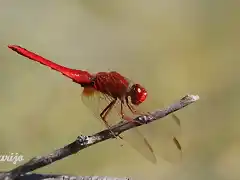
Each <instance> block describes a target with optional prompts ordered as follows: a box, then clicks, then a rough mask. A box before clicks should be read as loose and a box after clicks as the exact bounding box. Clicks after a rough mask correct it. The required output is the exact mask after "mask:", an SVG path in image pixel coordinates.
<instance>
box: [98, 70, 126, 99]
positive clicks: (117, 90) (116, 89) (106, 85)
mask: <svg viewBox="0 0 240 180" xmlns="http://www.w3.org/2000/svg"><path fill="white" fill-rule="evenodd" d="M128 86H129V82H128V81H127V80H126V79H125V78H124V77H123V76H122V75H121V74H119V73H117V72H115V71H113V72H99V73H97V74H96V75H95V79H94V88H95V89H96V90H98V91H100V92H102V93H104V94H107V95H109V96H111V97H113V98H119V99H121V97H123V96H124V95H125V93H126V92H127V89H128Z"/></svg>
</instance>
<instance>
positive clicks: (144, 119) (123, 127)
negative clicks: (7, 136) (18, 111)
mask: <svg viewBox="0 0 240 180" xmlns="http://www.w3.org/2000/svg"><path fill="white" fill-rule="evenodd" d="M198 99H199V96H195V95H186V96H184V97H183V98H182V99H180V100H179V101H178V102H176V103H174V104H172V105H171V106H169V107H167V108H165V109H162V110H156V111H154V112H151V113H149V114H147V115H144V116H139V117H137V118H135V119H134V120H135V122H134V123H131V122H126V121H121V122H119V123H118V124H116V125H114V126H113V127H112V128H111V131H112V132H113V133H114V134H112V132H111V131H109V130H108V129H106V130H103V131H101V132H98V133H96V134H94V135H92V136H82V135H81V136H79V137H78V138H77V139H76V140H75V141H74V142H72V143H70V144H68V145H66V146H65V147H63V148H60V149H57V150H55V151H54V152H52V153H51V154H49V155H46V156H39V157H34V158H32V159H31V160H30V161H28V162H27V163H25V164H23V165H20V166H18V167H16V168H14V169H13V170H11V171H9V172H6V173H2V174H0V179H3V180H13V179H15V178H16V177H19V176H20V175H24V174H26V173H28V172H31V171H34V170H36V169H38V168H41V167H44V166H47V165H49V164H51V163H53V162H55V161H57V160H60V159H63V158H65V157H67V156H70V155H73V154H75V153H77V152H79V151H80V150H82V149H85V148H87V147H89V146H92V145H94V144H97V143H100V142H103V141H105V140H108V139H111V138H115V137H116V136H118V135H120V134H121V133H123V132H124V131H127V130H129V129H132V128H134V127H137V126H141V125H143V124H148V123H151V122H153V121H155V120H159V119H161V118H163V117H166V116H167V115H169V114H171V113H173V112H175V111H178V110H180V109H182V108H184V107H186V106H187V105H190V104H192V103H193V102H195V101H197V100H198Z"/></svg>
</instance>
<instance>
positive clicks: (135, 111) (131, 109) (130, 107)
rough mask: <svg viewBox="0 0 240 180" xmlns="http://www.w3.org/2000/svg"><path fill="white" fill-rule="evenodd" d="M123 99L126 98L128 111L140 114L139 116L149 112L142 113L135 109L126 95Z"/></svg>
mask: <svg viewBox="0 0 240 180" xmlns="http://www.w3.org/2000/svg"><path fill="white" fill-rule="evenodd" d="M125 100H126V104H127V106H128V108H129V109H130V111H131V112H132V113H133V114H135V115H141V116H143V115H146V114H149V112H148V113H142V112H139V111H137V110H136V109H135V108H134V107H133V106H132V105H131V104H129V101H128V98H127V97H126V99H125Z"/></svg>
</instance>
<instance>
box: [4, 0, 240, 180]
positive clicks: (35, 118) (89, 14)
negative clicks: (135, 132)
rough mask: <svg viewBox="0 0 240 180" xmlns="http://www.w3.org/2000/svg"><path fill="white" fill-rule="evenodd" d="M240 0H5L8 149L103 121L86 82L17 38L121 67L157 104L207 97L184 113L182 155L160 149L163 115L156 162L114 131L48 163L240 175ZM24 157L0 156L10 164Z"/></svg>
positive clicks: (130, 171)
mask: <svg viewBox="0 0 240 180" xmlns="http://www.w3.org/2000/svg"><path fill="white" fill-rule="evenodd" d="M239 19H240V3H239V1H237V0H229V1H223V0H218V1H216V0H208V1H207V0H203V1H201V0H195V1H190V0H184V1H177V0H170V1H164V0H160V1H153V0H152V1H142V0H140V1H139V0H138V1H137V0H132V1H127V0H124V1H112V0H102V1H93V0H92V1H91V0H90V1H82V0H72V1H63V0H55V1H48V0H41V1H33V0H21V1H18V0H0V25H1V28H0V80H1V86H0V99H1V101H0V103H1V107H0V118H1V126H0V143H1V146H0V154H9V153H11V152H17V153H20V154H22V155H24V158H25V160H27V159H29V158H31V157H32V156H35V155H41V154H46V153H49V152H51V151H52V150H54V149H55V148H59V147H62V146H63V145H64V144H67V143H68V142H70V141H72V140H74V139H75V138H76V137H77V136H78V135H79V134H91V133H94V132H96V131H99V130H101V129H102V128H103V127H102V126H101V124H100V123H99V122H98V121H97V120H96V119H95V118H94V117H93V115H92V114H91V112H90V111H89V110H88V109H87V108H86V107H85V106H84V105H83V104H82V102H81V96H80V94H81V90H82V89H81V88H80V86H78V85H77V84H73V83H72V82H71V81H69V80H68V79H66V78H64V77H62V76H61V75H59V74H58V73H56V72H54V71H51V70H49V69H48V68H45V67H43V66H41V65H39V64H36V63H33V62H31V61H29V60H27V59H25V58H23V57H21V56H19V55H17V54H16V53H14V52H12V51H10V50H9V49H8V48H7V45H8V44H18V45H22V46H23V47H25V48H28V49H30V50H33V51H35V52H37V53H39V54H41V55H42V56H45V57H47V58H49V59H52V60H54V61H56V62H58V63H60V64H63V65H66V66H69V67H73V68H79V69H87V70H89V71H92V72H97V71H107V70H117V71H119V72H121V73H123V74H124V75H126V76H128V77H130V78H131V79H133V80H135V81H136V82H141V83H142V84H144V86H146V88H147V89H148V91H149V94H150V95H149V96H150V98H149V99H152V100H154V102H155V103H151V102H149V103H148V104H149V107H150V106H151V107H152V108H156V107H158V105H159V106H160V105H161V104H162V103H164V104H165V105H167V104H169V103H171V102H172V101H174V100H177V99H178V98H180V97H181V96H183V95H185V94H186V93H192V94H199V95H200V97H201V99H200V101H199V102H197V103H196V104H193V105H191V106H189V107H187V108H186V109H183V110H182V111H180V112H178V113H177V115H178V116H179V118H180V119H181V120H182V137H181V142H182V144H183V148H184V155H183V161H182V162H181V163H177V164H169V163H168V162H166V161H163V160H162V159H161V156H159V154H158V150H160V149H161V148H163V147H159V145H158V142H157V141H158V136H159V130H158V129H159V128H160V126H161V123H156V124H155V125H154V127H151V128H152V130H151V133H149V134H148V133H147V128H145V129H144V132H145V134H146V136H147V137H148V138H150V142H152V144H153V146H154V149H155V151H156V153H157V155H158V165H157V166H154V165H152V164H150V163H149V162H147V161H146V160H145V159H144V158H143V157H142V156H140V155H139V154H137V153H136V152H135V151H134V150H133V149H131V148H130V147H129V146H127V145H126V146H123V147H120V146H119V145H120V143H119V142H117V141H115V140H111V141H108V142H104V143H101V144H99V145H96V146H93V147H91V148H88V149H86V150H84V151H82V152H81V153H79V154H76V155H74V156H72V157H69V158H66V159H65V160H62V161H59V162H57V163H55V164H53V165H51V166H48V167H46V168H44V169H40V170H39V171H41V172H54V173H67V174H79V175H111V176H131V177H135V178H136V179H146V178H147V179H172V180H173V179H177V180H192V179H194V180H198V179H199V180H201V179H205V180H206V179H209V180H215V179H216V180H221V179H222V180H224V179H228V180H229V179H239V178H240V175H239V166H240V143H239V142H240V141H239V140H240V133H239V132H240V123H239V119H240V113H239V105H240V70H239V67H240V53H239V52H240V51H239V48H240V37H239V32H240V21H239ZM14 166H15V165H13V164H11V163H6V162H0V168H1V170H8V169H10V168H13V167H14Z"/></svg>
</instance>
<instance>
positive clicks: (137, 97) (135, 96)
mask: <svg viewBox="0 0 240 180" xmlns="http://www.w3.org/2000/svg"><path fill="white" fill-rule="evenodd" d="M131 91H132V92H131V101H132V104H134V105H139V104H141V103H142V102H143V101H145V99H146V98H147V91H146V90H145V88H144V87H142V86H141V85H139V84H134V85H133V86H132V90H131Z"/></svg>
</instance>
